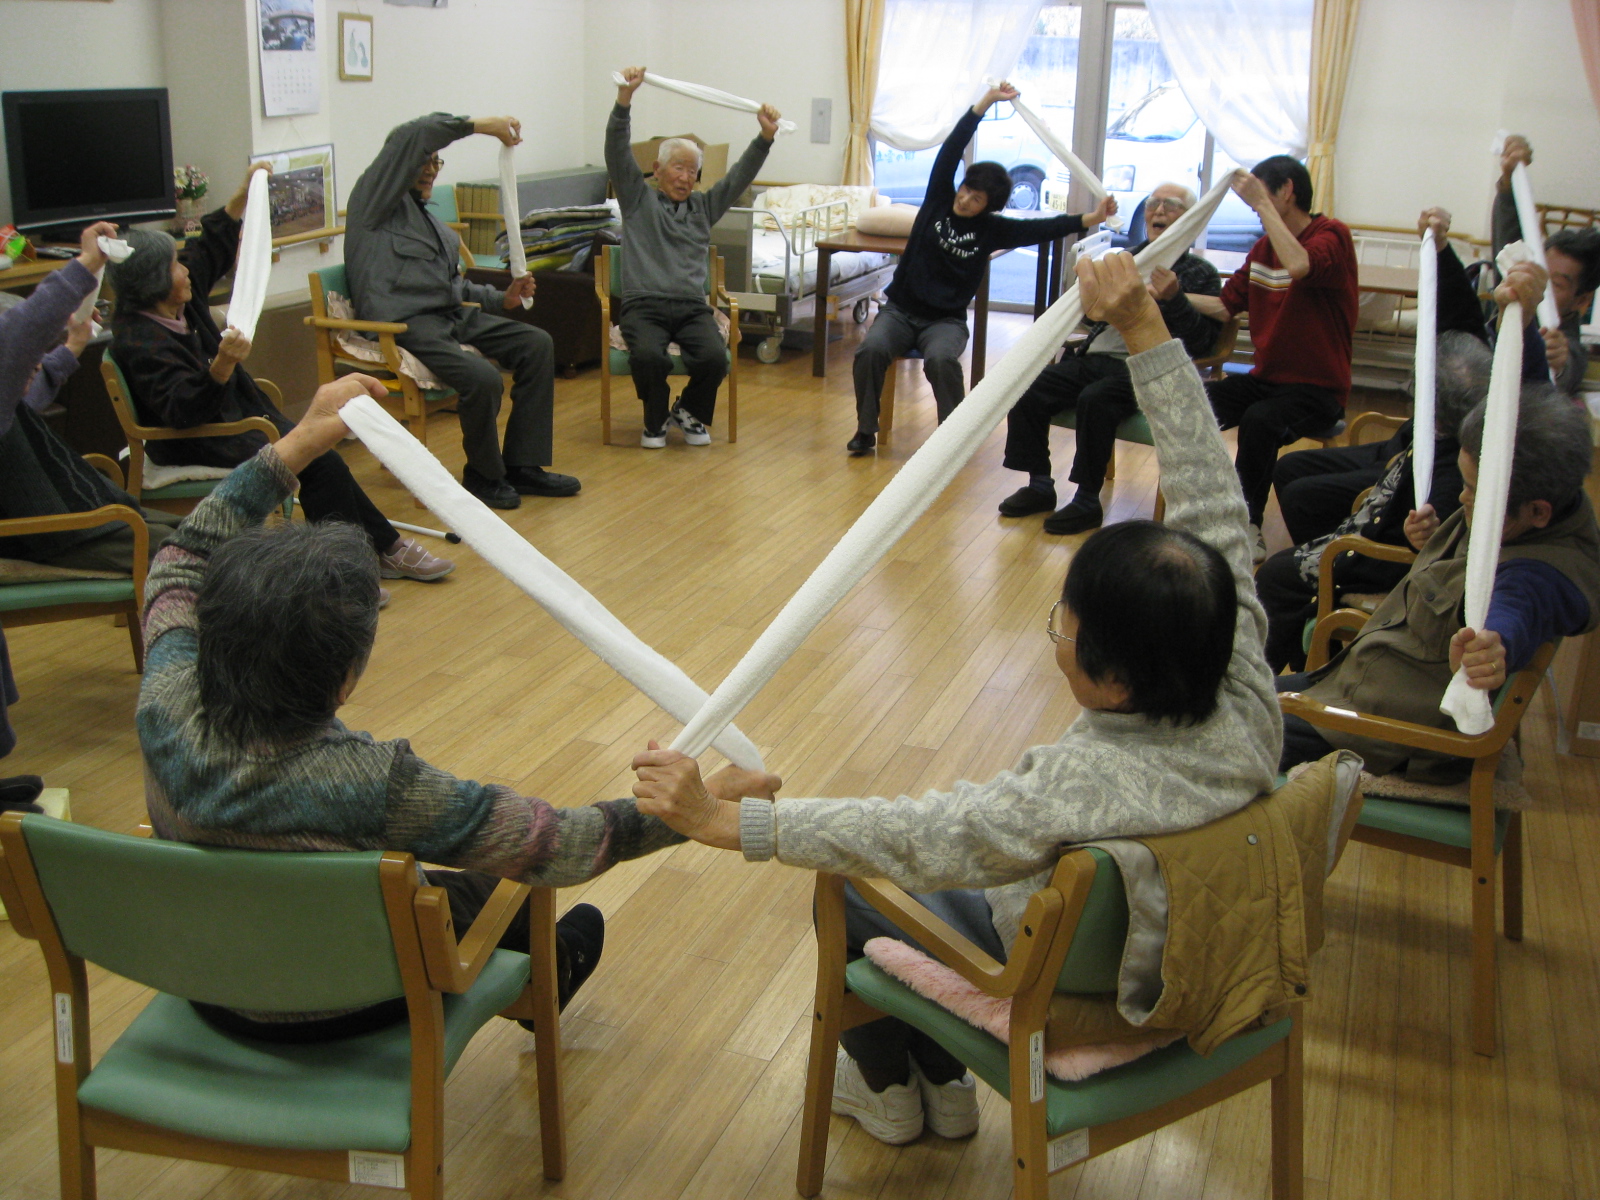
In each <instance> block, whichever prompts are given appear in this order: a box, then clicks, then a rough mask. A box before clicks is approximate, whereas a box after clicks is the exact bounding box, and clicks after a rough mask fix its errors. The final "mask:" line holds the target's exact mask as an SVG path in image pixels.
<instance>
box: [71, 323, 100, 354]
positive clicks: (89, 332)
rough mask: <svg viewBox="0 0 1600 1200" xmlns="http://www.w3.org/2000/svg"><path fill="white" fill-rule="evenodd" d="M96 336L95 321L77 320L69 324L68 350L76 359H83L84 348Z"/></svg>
mask: <svg viewBox="0 0 1600 1200" xmlns="http://www.w3.org/2000/svg"><path fill="white" fill-rule="evenodd" d="M93 336H94V321H93V320H88V321H79V320H77V319H76V318H74V319H72V320H70V321H68V322H67V349H68V350H71V351H72V356H73V357H74V358H82V357H83V348H84V347H85V346H87V345H88V344H89V339H90V338H92V337H93Z"/></svg>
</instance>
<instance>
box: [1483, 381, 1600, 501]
mask: <svg viewBox="0 0 1600 1200" xmlns="http://www.w3.org/2000/svg"><path fill="white" fill-rule="evenodd" d="M1484 407H1485V406H1484V405H1483V404H1479V405H1478V406H1477V407H1476V408H1474V409H1473V410H1472V411H1471V412H1469V413H1468V414H1467V416H1466V420H1464V421H1462V422H1461V448H1462V449H1463V450H1465V451H1466V452H1467V454H1468V455H1470V456H1471V458H1472V461H1473V462H1477V461H1478V456H1479V453H1480V452H1481V451H1482V449H1483V414H1484ZM1591 437H1592V435H1591V434H1590V432H1589V414H1588V413H1586V412H1584V411H1583V410H1582V409H1581V408H1579V407H1578V406H1577V405H1576V404H1574V403H1573V402H1572V401H1571V400H1569V399H1568V398H1567V397H1566V396H1564V395H1562V394H1561V393H1560V392H1558V391H1556V389H1555V388H1553V387H1551V386H1550V385H1549V384H1548V383H1528V384H1524V385H1523V387H1522V399H1521V402H1520V406H1519V408H1518V411H1517V443H1516V449H1515V450H1514V451H1513V452H1512V456H1511V486H1510V488H1509V489H1507V491H1506V515H1507V516H1515V515H1516V514H1517V512H1518V511H1519V510H1520V509H1521V508H1522V506H1523V505H1524V504H1527V503H1528V502H1529V501H1532V500H1548V501H1549V502H1550V507H1551V508H1553V509H1554V510H1555V511H1556V512H1557V513H1560V512H1562V511H1563V510H1565V509H1566V508H1567V506H1568V505H1570V504H1571V503H1572V502H1573V501H1574V500H1576V499H1577V498H1578V496H1579V495H1580V494H1581V493H1582V491H1583V480H1584V477H1585V476H1587V475H1588V474H1589V453H1590V446H1591V444H1592V442H1591Z"/></svg>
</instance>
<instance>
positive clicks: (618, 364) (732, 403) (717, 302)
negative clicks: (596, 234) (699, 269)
mask: <svg viewBox="0 0 1600 1200" xmlns="http://www.w3.org/2000/svg"><path fill="white" fill-rule="evenodd" d="M622 250H623V248H622V247H621V246H602V247H601V249H600V269H599V270H597V271H596V272H595V273H594V290H595V294H596V295H598V296H599V297H600V444H601V445H603V446H609V445H611V380H612V378H613V377H614V376H621V377H623V378H624V379H626V378H629V377H630V376H631V374H632V370H631V368H630V366H629V361H628V352H627V351H626V350H617V349H614V348H613V347H612V345H611V327H612V326H613V325H615V324H616V323H617V319H618V317H619V316H620V314H621V312H622V301H621V299H620V298H619V297H618V295H617V289H618V288H619V287H620V286H621V282H622V275H621V272H622ZM723 279H724V277H723V263H722V255H720V254H718V253H717V251H716V247H714V246H713V247H712V248H711V250H710V251H709V252H708V259H707V264H706V302H707V303H708V304H710V305H711V306H712V307H713V308H725V309H727V310H728V317H729V324H728V404H727V413H728V440H729V441H730V442H737V441H738V440H739V302H738V301H737V300H735V299H734V298H733V297H732V296H731V295H729V294H728V289H727V288H726V287H724V286H723ZM688 373H689V370H688V368H687V367H685V366H684V365H683V359H682V358H680V357H679V356H678V355H676V354H674V355H673V356H672V370H671V371H670V372H669V374H671V375H687V374H688Z"/></svg>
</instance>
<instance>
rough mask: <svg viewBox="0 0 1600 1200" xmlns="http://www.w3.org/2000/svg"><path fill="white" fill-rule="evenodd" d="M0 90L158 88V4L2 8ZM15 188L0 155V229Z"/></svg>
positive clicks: (85, 1)
mask: <svg viewBox="0 0 1600 1200" xmlns="http://www.w3.org/2000/svg"><path fill="white" fill-rule="evenodd" d="M0 31H3V32H4V49H3V50H0V54H3V56H4V57H3V62H0V90H5V91H17V92H25V91H53V90H70V89H74V88H144V87H161V86H163V85H164V84H165V82H166V80H165V78H164V76H163V68H162V55H161V3H160V0H116V3H114V4H102V3H95V2H93V0H0ZM10 220H11V180H10V175H9V172H8V171H7V169H6V163H5V156H4V155H0V225H4V224H7V223H8V222H9V221H10Z"/></svg>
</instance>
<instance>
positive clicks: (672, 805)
mask: <svg viewBox="0 0 1600 1200" xmlns="http://www.w3.org/2000/svg"><path fill="white" fill-rule="evenodd" d="M649 745H650V748H649V749H648V750H646V751H645V752H644V753H643V754H636V755H634V757H633V769H634V772H635V773H636V774H637V775H638V776H639V782H638V783H636V784H634V785H633V794H634V795H635V796H636V797H638V800H639V805H638V807H639V811H640V812H642V813H647V814H649V815H650V816H653V817H660V818H661V820H662V821H664V822H666V824H667V825H668V826H670V827H671V828H672V829H673V830H675V831H676V832H678V833H681V834H683V835H684V836H685V837H694V836H695V835H696V834H697V833H698V832H700V831H701V830H702V829H703V828H704V827H705V826H707V825H709V824H711V823H712V821H714V820H715V819H716V817H717V814H718V812H719V811H720V809H721V807H722V801H721V800H720V799H719V798H718V797H716V796H713V795H711V793H710V792H708V791H707V790H706V785H705V784H704V783H703V782H702V781H701V779H700V764H699V763H697V762H696V761H695V760H694V759H692V758H690V757H689V756H688V755H686V754H679V753H678V752H677V751H676V750H663V749H661V747H660V744H659V743H657V742H655V741H652V742H650V744H649Z"/></svg>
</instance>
